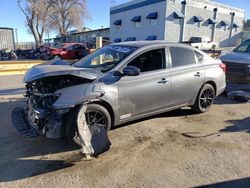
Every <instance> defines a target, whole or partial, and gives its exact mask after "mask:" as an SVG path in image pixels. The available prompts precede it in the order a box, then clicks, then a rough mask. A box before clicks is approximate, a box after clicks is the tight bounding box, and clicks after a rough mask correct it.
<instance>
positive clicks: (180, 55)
mask: <svg viewBox="0 0 250 188" xmlns="http://www.w3.org/2000/svg"><path fill="white" fill-rule="evenodd" d="M169 49H170V53H171V58H172V67H179V66H184V65H192V64H196V61H195V56H194V53H193V51H192V50H190V49H187V48H182V47H170V48H169Z"/></svg>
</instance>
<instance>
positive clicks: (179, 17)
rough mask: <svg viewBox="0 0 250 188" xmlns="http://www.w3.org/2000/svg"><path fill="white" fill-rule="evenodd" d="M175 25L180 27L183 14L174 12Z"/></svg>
mask: <svg viewBox="0 0 250 188" xmlns="http://www.w3.org/2000/svg"><path fill="white" fill-rule="evenodd" d="M173 15H174V23H175V24H178V25H180V24H181V20H182V19H183V18H184V15H183V14H182V13H181V12H177V11H176V12H174V14H173Z"/></svg>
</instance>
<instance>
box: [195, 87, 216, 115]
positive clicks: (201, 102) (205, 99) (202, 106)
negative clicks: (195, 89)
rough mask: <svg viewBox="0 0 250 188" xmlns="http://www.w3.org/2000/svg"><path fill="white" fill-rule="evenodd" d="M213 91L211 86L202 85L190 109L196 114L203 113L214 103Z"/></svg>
mask: <svg viewBox="0 0 250 188" xmlns="http://www.w3.org/2000/svg"><path fill="white" fill-rule="evenodd" d="M214 97H215V91H214V88H213V86H212V85H211V84H204V85H203V86H202V88H201V90H200V91H199V93H198V96H197V98H196V101H195V104H194V105H193V106H192V109H193V110H195V111H196V112H198V113H204V112H206V111H208V109H209V108H210V107H211V106H212V104H213V103H214Z"/></svg>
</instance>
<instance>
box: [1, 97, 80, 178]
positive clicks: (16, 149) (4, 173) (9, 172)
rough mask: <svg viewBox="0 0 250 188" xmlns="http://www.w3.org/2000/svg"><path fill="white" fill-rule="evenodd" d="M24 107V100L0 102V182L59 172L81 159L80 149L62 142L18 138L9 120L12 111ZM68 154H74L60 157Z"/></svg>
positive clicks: (60, 140)
mask: <svg viewBox="0 0 250 188" xmlns="http://www.w3.org/2000/svg"><path fill="white" fill-rule="evenodd" d="M12 100H13V99H12ZM23 104H24V102H23V100H15V101H8V102H0V114H1V124H0V127H1V130H4V131H0V182H9V181H14V180H21V179H24V178H28V177H31V176H37V175H39V174H45V173H49V172H53V171H57V170H61V169H64V168H68V167H71V166H73V165H74V163H75V162H76V161H77V160H81V159H82V155H81V153H80V152H78V149H79V147H77V146H74V145H72V144H70V143H69V142H68V141H66V140H64V139H58V140H51V139H47V138H43V137H40V136H39V137H37V138H35V139H27V138H25V137H23V136H21V135H19V133H17V131H16V130H15V128H14V126H13V125H12V123H11V119H10V118H11V111H12V109H13V108H15V107H16V106H22V105H23ZM68 151H73V154H72V155H69V156H68V158H65V157H63V156H64V155H63V154H62V153H63V152H68ZM53 154H59V155H56V156H53ZM51 156H52V157H51Z"/></svg>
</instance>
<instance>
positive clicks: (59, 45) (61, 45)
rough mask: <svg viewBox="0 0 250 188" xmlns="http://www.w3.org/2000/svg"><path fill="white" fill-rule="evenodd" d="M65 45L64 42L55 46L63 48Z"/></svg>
mask: <svg viewBox="0 0 250 188" xmlns="http://www.w3.org/2000/svg"><path fill="white" fill-rule="evenodd" d="M63 47H64V44H63V43H61V44H57V45H55V46H54V48H58V49H61V48H63Z"/></svg>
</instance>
